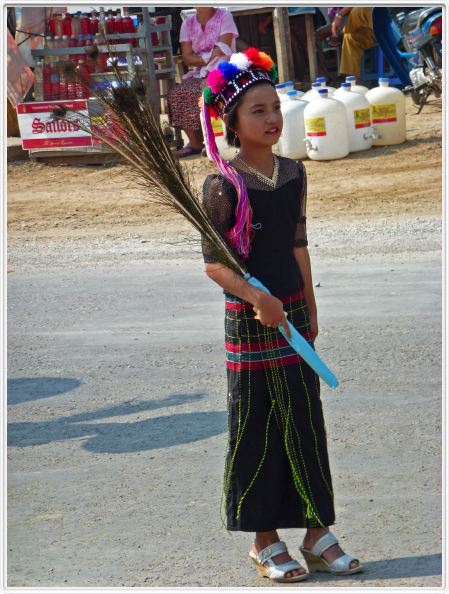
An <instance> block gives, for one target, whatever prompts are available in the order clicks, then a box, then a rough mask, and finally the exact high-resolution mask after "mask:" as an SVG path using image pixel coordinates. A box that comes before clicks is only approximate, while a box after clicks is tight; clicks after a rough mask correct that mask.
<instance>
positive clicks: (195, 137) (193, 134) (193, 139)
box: [184, 128, 203, 150]
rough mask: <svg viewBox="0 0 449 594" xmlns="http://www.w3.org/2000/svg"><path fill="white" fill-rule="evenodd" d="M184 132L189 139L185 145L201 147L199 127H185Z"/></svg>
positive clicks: (201, 140) (195, 147) (201, 138)
mask: <svg viewBox="0 0 449 594" xmlns="http://www.w3.org/2000/svg"><path fill="white" fill-rule="evenodd" d="M184 132H185V133H186V134H187V138H188V139H189V144H188V145H187V146H190V147H192V148H194V149H198V150H201V148H202V147H203V137H202V134H201V129H199V130H195V129H194V128H186V129H185V130H184Z"/></svg>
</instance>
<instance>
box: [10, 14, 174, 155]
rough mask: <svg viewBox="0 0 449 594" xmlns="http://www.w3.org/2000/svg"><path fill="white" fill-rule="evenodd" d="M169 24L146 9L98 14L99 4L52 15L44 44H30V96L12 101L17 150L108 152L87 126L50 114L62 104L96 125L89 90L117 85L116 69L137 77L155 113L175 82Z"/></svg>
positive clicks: (125, 76) (127, 76)
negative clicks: (67, 123)
mask: <svg viewBox="0 0 449 594" xmlns="http://www.w3.org/2000/svg"><path fill="white" fill-rule="evenodd" d="M170 29H171V18H170V16H166V17H158V18H157V19H154V18H152V17H151V16H150V13H149V9H148V8H142V9H141V12H140V13H138V14H133V15H132V16H131V15H130V14H128V12H127V9H121V10H120V9H118V10H116V11H112V10H109V11H108V12H107V13H105V11H104V10H103V9H102V8H101V7H100V8H99V10H98V11H95V10H93V11H92V12H91V13H90V14H88V13H75V14H69V13H67V12H64V13H62V14H53V15H51V17H50V19H49V20H48V21H47V22H46V23H45V43H44V44H43V47H40V48H38V49H32V50H31V55H32V56H33V59H34V60H35V67H34V101H28V102H25V103H19V104H18V105H17V106H16V109H17V114H18V120H19V126H20V133H21V138H22V144H23V148H24V149H26V150H29V151H30V156H31V157H32V158H38V159H42V160H52V161H54V160H61V159H64V158H68V157H70V158H76V157H78V158H82V160H83V161H87V162H98V161H101V160H103V159H104V157H105V156H106V157H107V155H108V154H110V152H111V151H110V149H108V148H107V147H105V146H103V145H101V144H100V143H98V142H97V141H95V139H94V138H92V136H91V135H90V134H87V133H86V132H82V131H81V130H75V129H73V126H72V127H70V126H63V122H55V121H53V118H52V113H53V111H54V109H55V108H57V106H58V105H63V106H64V107H65V108H66V109H67V110H69V111H72V110H73V111H76V112H77V113H78V112H79V113H80V114H88V116H89V117H90V120H91V124H92V125H96V124H97V122H98V119H99V108H98V103H97V101H96V99H95V92H96V91H99V90H102V89H105V88H107V87H108V86H110V85H114V84H116V73H115V69H116V68H117V69H118V71H119V72H120V75H121V76H122V78H123V79H124V80H125V81H131V80H132V79H133V78H134V76H136V75H138V76H139V78H140V79H142V80H143V82H144V84H145V88H146V92H147V93H148V94H149V95H150V97H151V100H152V102H153V105H154V108H155V111H156V113H160V103H161V97H163V96H164V94H166V92H168V89H170V88H171V86H172V85H174V84H175V66H174V61H173V54H172V46H171V39H170ZM157 58H163V61H161V60H158V59H157ZM161 62H163V67H160V64H161ZM158 64H159V67H158ZM162 81H163V82H164V83H165V84H164V85H162V84H161V83H162ZM72 160H73V159H72Z"/></svg>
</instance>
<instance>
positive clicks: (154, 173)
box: [52, 46, 246, 276]
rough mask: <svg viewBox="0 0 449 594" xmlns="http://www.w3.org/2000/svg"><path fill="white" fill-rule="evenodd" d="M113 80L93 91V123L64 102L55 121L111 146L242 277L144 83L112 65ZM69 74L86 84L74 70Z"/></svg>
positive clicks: (152, 195) (147, 192)
mask: <svg viewBox="0 0 449 594" xmlns="http://www.w3.org/2000/svg"><path fill="white" fill-rule="evenodd" d="M98 55H99V52H98V48H96V47H95V46H93V47H92V48H90V55H89V57H90V59H93V60H96V59H98ZM112 69H113V72H114V78H115V80H114V82H113V83H112V84H111V85H108V86H107V88H106V89H102V90H94V91H90V94H91V95H92V96H93V97H94V98H95V99H96V103H97V106H98V107H99V110H98V111H99V113H100V114H101V115H99V114H97V115H96V116H95V120H96V122H97V123H98V120H99V119H100V120H101V121H102V125H100V126H99V125H96V124H95V125H94V124H93V123H92V121H91V118H90V117H83V116H82V115H81V114H80V113H79V112H76V111H68V110H67V108H66V107H65V106H64V104H63V103H61V104H60V105H58V106H57V107H56V109H55V110H54V111H53V114H52V115H53V117H54V118H55V119H63V120H66V121H71V122H76V124H77V125H78V126H79V127H80V128H81V129H83V130H86V131H88V132H89V133H90V134H91V135H92V136H93V137H94V138H96V139H98V140H100V141H101V142H102V143H104V144H105V145H107V146H108V147H110V148H111V149H112V150H113V151H114V152H115V153H116V154H117V155H119V156H120V157H122V159H123V160H124V161H125V163H126V164H127V165H128V167H129V168H130V170H131V171H132V173H133V178H134V180H135V182H136V183H137V184H138V185H139V186H140V187H141V188H142V189H143V190H144V197H145V198H146V199H149V200H151V201H153V202H155V203H158V204H162V205H165V206H168V207H169V208H170V209H172V210H174V211H176V212H177V213H179V214H181V215H182V216H183V217H185V218H186V219H187V220H188V221H189V222H190V223H191V224H192V225H193V226H194V227H195V229H197V230H198V231H199V232H200V234H201V236H202V238H203V241H207V242H208V244H209V245H208V248H209V249H208V251H210V252H211V253H212V254H213V256H214V257H215V258H216V259H217V261H218V262H220V263H222V264H224V265H225V266H227V267H228V268H230V269H231V270H233V271H234V272H236V273H237V274H239V275H242V276H243V275H245V273H246V270H245V267H244V265H243V263H242V261H241V259H240V258H239V256H238V254H237V252H236V251H235V250H233V248H232V247H231V246H230V245H229V244H228V243H227V241H226V240H225V238H224V237H223V236H222V235H220V233H219V232H218V231H217V230H216V229H215V227H214V225H213V224H212V222H211V221H210V219H209V217H208V215H207V213H206V211H205V210H204V208H203V206H202V201H201V197H200V196H199V194H198V191H197V189H196V188H195V185H194V183H193V182H192V179H191V176H190V175H189V173H188V171H187V168H185V167H184V166H183V165H182V164H181V163H180V162H179V161H178V159H177V158H176V156H175V155H174V154H173V152H172V150H171V149H170V147H169V144H168V143H167V141H166V140H165V138H164V135H163V132H162V129H161V124H160V120H159V116H158V115H156V114H155V112H154V109H153V105H152V102H151V99H150V94H149V92H148V90H147V89H146V87H145V84H144V83H143V81H142V79H141V78H140V77H139V76H138V75H135V76H134V78H133V79H132V80H131V81H129V80H127V76H124V74H123V72H122V71H120V69H119V67H118V65H117V63H116V62H115V63H114V62H112ZM66 76H68V77H73V78H75V79H76V84H78V85H81V86H85V85H86V81H83V80H81V79H80V76H79V75H78V74H77V73H76V72H75V71H73V72H67V73H66Z"/></svg>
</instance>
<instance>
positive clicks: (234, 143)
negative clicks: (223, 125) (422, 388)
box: [232, 132, 239, 148]
mask: <svg viewBox="0 0 449 594" xmlns="http://www.w3.org/2000/svg"><path fill="white" fill-rule="evenodd" d="M237 140H238V136H237V134H236V133H235V132H234V138H233V139H232V146H233V147H234V148H239V147H238V146H237Z"/></svg>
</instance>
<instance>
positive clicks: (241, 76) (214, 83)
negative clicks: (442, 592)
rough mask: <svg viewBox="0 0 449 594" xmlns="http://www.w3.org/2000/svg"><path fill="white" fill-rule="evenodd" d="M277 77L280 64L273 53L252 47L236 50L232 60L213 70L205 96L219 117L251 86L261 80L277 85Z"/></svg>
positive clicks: (212, 112)
mask: <svg viewBox="0 0 449 594" xmlns="http://www.w3.org/2000/svg"><path fill="white" fill-rule="evenodd" d="M276 78H277V69H276V65H275V63H274V62H273V60H272V59H271V58H270V56H269V55H268V54H266V53H264V52H260V51H259V50H258V49H256V48H255V47H250V48H248V49H246V50H244V51H243V52H239V53H238V54H232V56H231V58H230V59H229V62H227V61H223V62H220V64H219V65H218V68H216V69H215V70H212V71H211V72H209V74H208V76H207V83H208V86H207V87H204V89H203V98H204V101H205V102H206V103H207V104H208V105H209V107H210V109H211V116H212V117H215V118H216V117H218V116H219V115H222V114H223V113H225V112H226V111H228V110H229V109H230V107H231V106H232V105H233V103H234V102H235V101H236V100H237V98H238V97H239V96H240V94H241V93H242V92H243V91H245V90H246V89H247V88H248V87H250V86H252V85H254V84H255V83H258V82H269V83H271V84H272V85H274V81H275V80H276Z"/></svg>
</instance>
